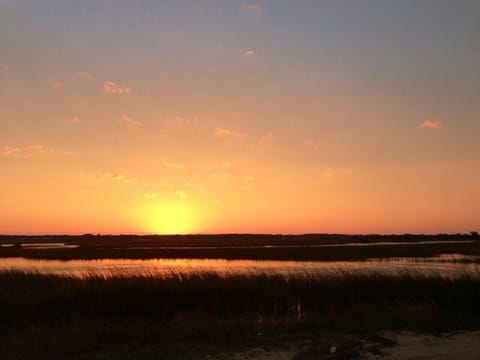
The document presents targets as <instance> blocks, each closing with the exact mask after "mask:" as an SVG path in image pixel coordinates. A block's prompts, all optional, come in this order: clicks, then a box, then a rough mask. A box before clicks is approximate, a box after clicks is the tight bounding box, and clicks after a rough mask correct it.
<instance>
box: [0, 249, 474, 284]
mask: <svg viewBox="0 0 480 360" xmlns="http://www.w3.org/2000/svg"><path fill="white" fill-rule="evenodd" d="M475 260H478V258H477V257H471V256H463V255H455V254H453V255H442V256H438V257H433V258H392V259H380V260H379V259H372V260H367V261H333V262H313V261H309V262H303V261H258V260H221V259H148V260H134V259H101V260H69V261H60V260H37V259H26V258H0V272H5V271H12V270H14V271H23V272H27V273H40V274H53V275H61V276H71V277H80V278H83V277H88V276H93V275H96V276H103V277H112V276H118V275H121V276H160V277H178V276H188V275H191V274H204V273H213V274H218V275H220V276H233V275H259V274H260V275H261V274H264V275H282V276H286V277H289V276H315V277H317V276H318V277H321V276H338V277H342V276H348V275H352V274H366V275H369V274H387V275H404V274H413V275H415V276H422V277H428V276H442V277H451V278H455V277H458V276H464V275H468V276H473V277H479V276H480V264H477V263H475V262H474V261H475Z"/></svg>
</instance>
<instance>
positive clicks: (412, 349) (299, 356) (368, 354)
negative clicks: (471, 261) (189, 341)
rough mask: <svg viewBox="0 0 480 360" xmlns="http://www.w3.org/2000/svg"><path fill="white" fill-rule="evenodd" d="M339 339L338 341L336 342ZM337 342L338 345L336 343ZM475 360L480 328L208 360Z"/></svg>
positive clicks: (479, 353)
mask: <svg viewBox="0 0 480 360" xmlns="http://www.w3.org/2000/svg"><path fill="white" fill-rule="evenodd" d="M335 340H337V341H335ZM335 342H336V344H335ZM227 359H228V360H246V359H248V360H313V359H318V360H322V359H342V360H348V359H364V360H377V359H384V360H407V359H408V360H443V359H445V360H447V359H448V360H473V359H480V331H465V332H460V333H454V334H442V335H438V336H435V335H429V334H415V333H408V332H386V333H382V334H380V336H378V337H376V338H369V339H360V338H351V337H348V338H342V337H339V336H338V335H337V336H336V337H333V338H326V339H318V340H306V341H303V342H297V343H294V344H285V345H284V346H282V349H276V348H275V347H273V348H269V349H264V348H260V347H257V348H252V349H247V350H245V351H242V352H238V353H222V354H215V355H209V356H207V358H205V360H227Z"/></svg>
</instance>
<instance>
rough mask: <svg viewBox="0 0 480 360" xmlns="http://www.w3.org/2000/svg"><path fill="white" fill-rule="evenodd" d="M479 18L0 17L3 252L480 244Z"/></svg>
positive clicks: (388, 2) (430, 9) (94, 5)
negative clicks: (451, 237) (153, 236)
mask: <svg viewBox="0 0 480 360" xmlns="http://www.w3.org/2000/svg"><path fill="white" fill-rule="evenodd" d="M479 96H480V2H479V1H478V0H471V1H467V0H456V1H448V0H423V1H418V0H402V1H394V0H381V1H380V0H378V1H377V0H376V1H373V0H350V1H344V0H335V1H333V0H332V1H328V0H318V1H307V0H299V1H283V0H270V1H267V0H265V1H243V0H241V1H220V0H218V1H213V0H211V1H209V0H196V1H193V0H192V1H182V0H175V1H174V0H172V1H169V0H165V1H143V0H138V1H113V0H112V1H110V0H108V1H107V0H95V1H92V0H84V1H74V0H58V1H54V0H44V1H33V0H31V1H20V0H18V1H16V0H0V233H1V234H82V233H109V234H120V233H138V234H144V233H160V234H166V233H232V232H235V233H312V232H318V233H387V234H390V233H457V232H460V233H464V232H469V231H472V230H480V205H479V204H480V202H479V200H480V140H479V139H480V101H479Z"/></svg>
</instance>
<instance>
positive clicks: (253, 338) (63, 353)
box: [0, 272, 480, 359]
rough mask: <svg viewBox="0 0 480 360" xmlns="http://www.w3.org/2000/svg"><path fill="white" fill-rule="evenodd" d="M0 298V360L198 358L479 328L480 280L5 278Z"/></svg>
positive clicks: (207, 276)
mask: <svg viewBox="0 0 480 360" xmlns="http://www.w3.org/2000/svg"><path fill="white" fill-rule="evenodd" d="M0 288H1V289H2V291H1V292H0V309H1V313H2V322H1V323H0V339H1V340H0V355H1V358H2V359H7V358H42V357H44V358H69V357H70V358H82V356H84V357H85V358H95V357H97V358H109V357H116V358H117V357H119V358H122V357H125V358H129V357H130V356H131V357H133V356H136V357H142V358H162V356H163V357H164V358H175V357H177V358H202V357H203V356H204V355H205V356H206V355H207V353H209V352H210V353H211V352H215V351H217V350H218V348H219V347H224V346H230V345H232V344H234V343H236V344H238V343H243V344H246V343H252V344H256V343H258V342H265V341H267V342H268V341H279V342H280V343H281V342H282V341H283V340H281V339H283V338H284V337H288V338H290V339H291V338H292V337H301V336H302V334H310V335H311V334H315V336H325V335H326V334H331V333H336V332H342V333H343V334H345V333H350V334H351V333H362V334H374V333H375V332H376V331H378V330H384V329H409V330H428V331H442V330H453V329H469V328H480V308H479V307H478V304H479V303H480V279H476V278H471V277H464V278H457V279H455V280H451V279H445V278H414V277H411V276H403V277H389V276H382V275H379V276H362V275H355V274H352V275H351V276H343V277H341V278H338V277H327V278H325V277H324V278H313V277H312V278H288V279H287V278H284V277H280V276H234V277H227V278H223V277H219V276H217V275H212V274H198V275H192V276H189V277H187V278H185V277H183V278H182V277H175V278H166V279H165V278H158V277H137V278H135V277H134V278H131V277H128V278H122V277H114V278H109V279H106V278H100V277H89V278H86V279H76V278H66V277H57V276H44V275H35V274H34V275H31V274H24V273H18V272H11V273H2V274H0ZM268 339H270V340H268ZM272 339H276V340H272ZM237 346H238V345H237ZM192 352H194V353H195V354H196V355H195V356H193V357H192Z"/></svg>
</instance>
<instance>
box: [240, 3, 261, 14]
mask: <svg viewBox="0 0 480 360" xmlns="http://www.w3.org/2000/svg"><path fill="white" fill-rule="evenodd" d="M242 9H243V10H244V11H248V12H254V13H256V14H261V13H262V10H263V9H262V5H260V4H258V3H250V4H245V5H243V6H242Z"/></svg>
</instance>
